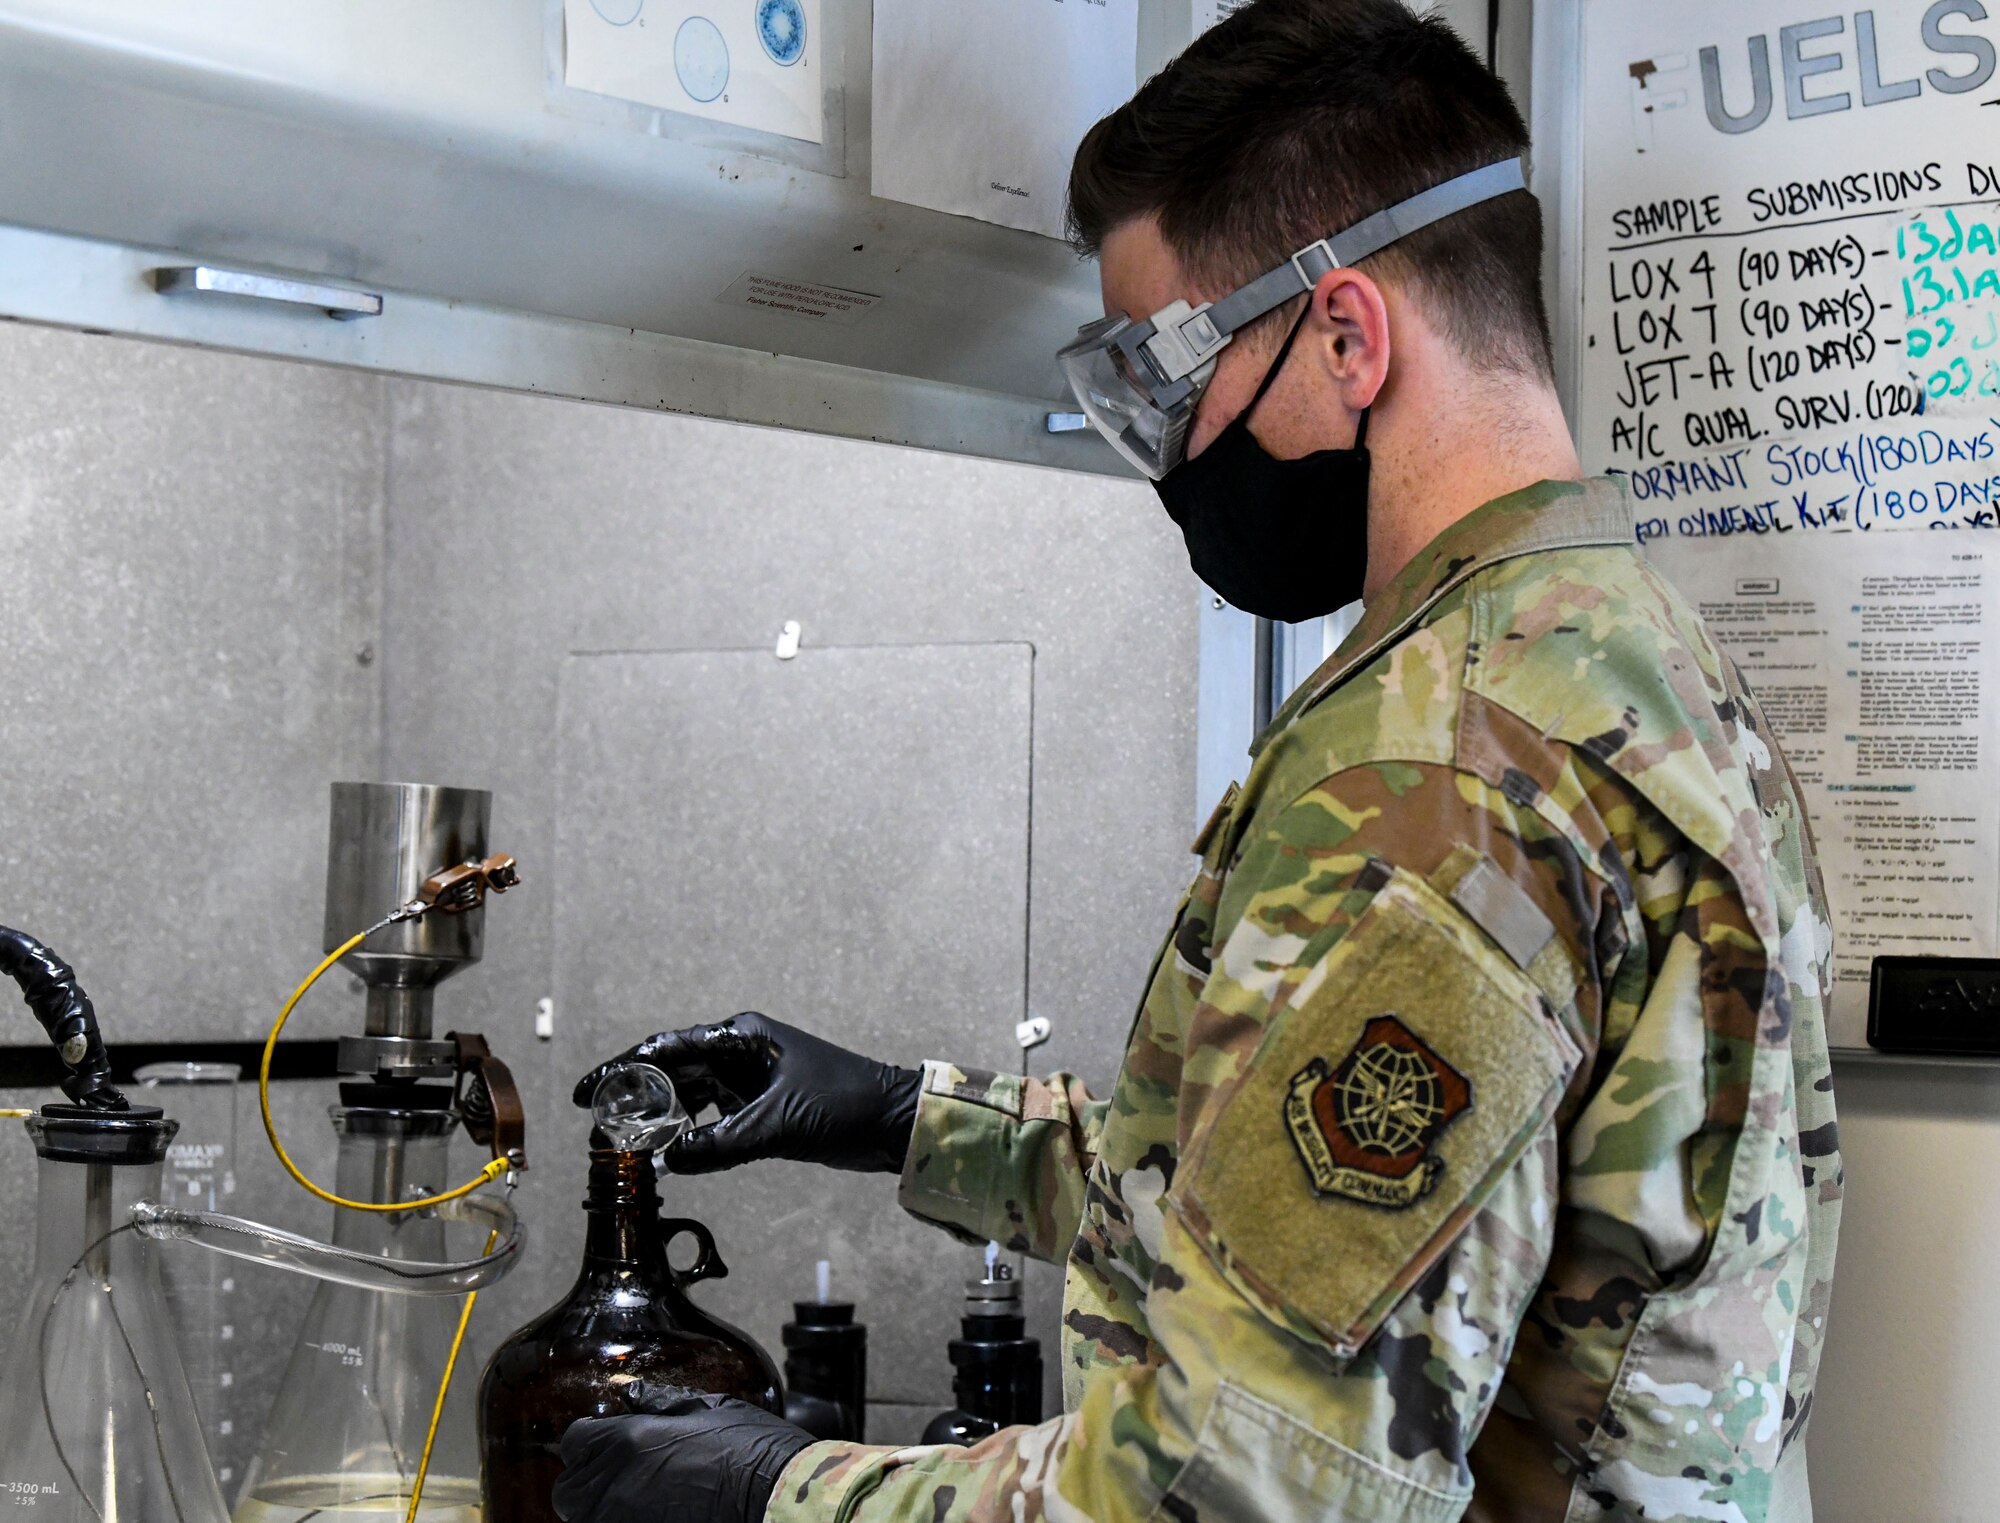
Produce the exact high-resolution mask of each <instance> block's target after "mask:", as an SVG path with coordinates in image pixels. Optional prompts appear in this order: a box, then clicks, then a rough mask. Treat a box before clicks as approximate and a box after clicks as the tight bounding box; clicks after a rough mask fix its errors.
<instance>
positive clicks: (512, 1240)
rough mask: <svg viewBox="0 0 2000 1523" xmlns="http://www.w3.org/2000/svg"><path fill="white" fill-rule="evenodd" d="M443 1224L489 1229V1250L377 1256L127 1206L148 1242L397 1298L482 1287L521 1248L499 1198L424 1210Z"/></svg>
mask: <svg viewBox="0 0 2000 1523" xmlns="http://www.w3.org/2000/svg"><path fill="white" fill-rule="evenodd" d="M428 1209H429V1210H431V1211H433V1212H435V1214H436V1215H437V1216H438V1217H439V1218H441V1219H442V1220H444V1221H447V1222H460V1223H463V1224H465V1225H466V1226H470V1227H480V1228H484V1229H485V1230H486V1231H488V1232H490V1233H492V1234H494V1236H495V1239H496V1241H495V1242H494V1246H493V1249H492V1251H491V1252H489V1253H483V1254H481V1255H479V1257H477V1258H471V1259H456V1260H440V1261H437V1262H430V1263H427V1262H424V1261H422V1260H412V1259H395V1258H385V1257H383V1256H381V1255H379V1254H373V1253H361V1252H358V1251H357V1250H355V1249H352V1248H339V1247H336V1246H334V1245H333V1244H332V1243H323V1242H321V1241H320V1240H319V1239H317V1238H311V1237H306V1236H303V1235H302V1234H300V1233H297V1232H287V1231H285V1230H284V1229H283V1228H280V1227H269V1226H266V1225H265V1224H264V1223H262V1222H253V1221H249V1220H247V1219H246V1218H244V1217H240V1216H228V1215H225V1214H223V1213H222V1212H219V1211H182V1210H179V1209H177V1208H175V1207H173V1206H164V1205H160V1204H159V1203H157V1202H155V1201H140V1202H139V1203H138V1204H137V1205H135V1206H134V1207H133V1208H132V1224H133V1226H134V1227H136V1228H137V1229H138V1231H139V1232H140V1234H141V1235H142V1236H145V1237H148V1238H151V1239H153V1240H154V1241H156V1242H172V1243H193V1244H194V1245H195V1246H196V1247H199V1248H206V1249H208V1250H209V1251H210V1252H211V1253H220V1254H226V1255H227V1256H228V1257H230V1258H236V1259H247V1260H249V1261H250V1262H251V1263H253V1264H268V1265H269V1266H271V1267H272V1268H273V1269H288V1270H291V1271H292V1272H293V1273H294V1274H303V1275H308V1276H310V1277H311V1278H313V1279H315V1280H332V1281H333V1282H335V1283H336V1284H340V1285H353V1286H356V1287H358V1288H359V1289H362V1290H380V1291H387V1292H388V1293H390V1294H391V1295H405V1296H457V1295H463V1294H465V1293H466V1292H467V1291H471V1290H483V1289H484V1288H485V1287H486V1286H488V1285H491V1284H493V1283H494V1281H496V1280H498V1279H500V1278H501V1277H502V1276H504V1275H505V1274H506V1273H507V1272H508V1270H510V1269H512V1268H513V1267H514V1264H515V1261H516V1260H518V1259H519V1258H520V1256H521V1249H522V1247H523V1246H524V1245H525V1241H526V1236H527V1234H526V1230H525V1229H524V1228H523V1227H522V1225H521V1218H520V1217H519V1216H518V1215H517V1214H516V1213H515V1211H514V1207H513V1205H512V1203H511V1202H509V1201H508V1200H507V1199H506V1198H505V1197H494V1196H489V1195H466V1196H461V1197H460V1198H459V1199H457V1200H452V1201H446V1202H445V1203H444V1204H443V1205H440V1206H435V1207H431V1208H428Z"/></svg>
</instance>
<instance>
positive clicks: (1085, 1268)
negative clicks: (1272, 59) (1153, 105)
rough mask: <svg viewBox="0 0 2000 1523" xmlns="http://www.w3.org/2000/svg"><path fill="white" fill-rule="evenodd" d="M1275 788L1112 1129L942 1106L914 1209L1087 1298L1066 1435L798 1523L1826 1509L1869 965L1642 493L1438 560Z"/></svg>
mask: <svg viewBox="0 0 2000 1523" xmlns="http://www.w3.org/2000/svg"><path fill="white" fill-rule="evenodd" d="M1254 755H1255V762H1254V766H1253V767H1252V769H1251V772H1250V775H1249V778H1248V781H1247V783H1246V784H1245V785H1244V787H1243V788H1242V790H1241V791H1240V792H1232V796H1231V797H1230V798H1229V799H1228V800H1226V801H1225V803H1224V806H1223V807H1222V808H1221V809H1219V810H1218V811H1217V814H1216V817H1215V819H1214V820H1213V822H1212V823H1211V824H1210V826H1209V827H1208V828H1207V829H1206V830H1205V831H1204V832H1203V833H1202V836H1201V839H1200V840H1199V841H1198V842H1197V846H1196V849H1197V851H1198V852H1199V854H1200V859H1201V864H1200V868H1199V870H1198V872H1197V873H1196V876H1195V879H1194V882H1193V885H1192V887H1191V888H1190V889H1189V890H1188V893H1187V895H1186V897H1185V899H1184V900H1183V902H1182V905H1181V907H1180V910H1179V913H1178V915H1177V917H1176V920H1175V924H1174V927H1173V929H1172V931H1171V932H1170V933H1169V935H1168V936H1167V939H1166V942H1165V944H1164V945H1163V947H1162V948H1161V951H1160V954H1159V959H1158V962H1157V964H1156V966H1155V969H1154V972H1153V975H1152V979H1151V984H1150V987H1149V988H1148V990H1147V992H1146V995H1145V1000H1144V1003H1143V1005H1142V1006H1141V1008H1140V1011H1139V1014H1138V1018H1137V1021H1136V1023H1135V1025H1134V1026H1133V1029H1132V1034H1131V1038H1130V1042H1129V1045H1128V1048H1127V1051H1126V1054H1125V1059H1124V1066H1123V1069H1122V1071H1121V1072H1120V1074H1119V1076H1118V1080H1117V1084H1116V1087H1115V1088H1114V1089H1113V1091H1112V1094H1111V1096H1110V1098H1109V1099H1108V1100H1093V1099H1091V1098H1090V1097H1089V1096H1088V1095H1087V1094H1086V1093H1085V1092H1084V1090H1083V1088H1082V1086H1081V1085H1080V1084H1078V1083H1077V1082H1076V1081H1075V1080H1073V1079H1071V1078H1068V1077H1066V1076H1057V1077H1054V1078H1051V1079H1047V1080H1040V1081H1023V1080H1020V1079H1017V1078H1014V1077H1011V1076H1008V1075H1002V1074H993V1073H985V1072H979V1071H974V1070H971V1069H962V1068H954V1067H951V1066H949V1065H946V1064H942V1063H933V1064H930V1065H928V1067H927V1069H926V1073H925V1079H924V1091H925V1092H924V1097H923V1099H922V1102H921V1105H920V1108H919V1112H918V1118H917V1125H916V1130H915V1135H914V1138H913V1140H912V1144H911V1147H910V1150H909V1154H908V1159H907V1162H906V1164H905V1167H904V1170H903V1176H902V1200H903V1203H904V1204H905V1206H906V1207H907V1208H908V1209H909V1210H911V1211H912V1212H914V1213H916V1214H917V1215H919V1216H921V1217H924V1218H926V1219H928V1220H930V1221H934V1222H937V1223H939V1224H940V1225H942V1226H944V1227H946V1228H948V1229H950V1230H952V1231H954V1232H957V1233H959V1234H962V1235H964V1236H966V1237H968V1238H971V1239H973V1240H985V1239H987V1238H998V1239H1000V1240H1002V1241H1004V1242H1006V1243H1007V1244H1008V1245H1010V1246H1011V1247H1013V1248H1014V1249H1017V1250H1021V1251H1025V1252H1028V1253H1031V1254H1034V1255H1036V1256H1037V1257H1040V1258H1044V1259H1049V1260H1056V1259H1066V1261H1067V1264H1068V1283H1067V1294H1066V1305H1065V1312H1064V1318H1063V1325H1064V1340H1063V1349H1062V1364H1063V1374H1064V1389H1065V1394H1066V1398H1067V1399H1066V1403H1065V1405H1066V1408H1067V1415H1065V1416H1063V1417H1061V1418H1059V1419H1057V1420H1054V1421H1051V1422H1048V1423H1045V1424H1042V1425H1041V1426H1039V1427H1034V1428H1026V1429H1009V1430H1006V1431H1003V1432H1001V1433H999V1434H997V1435H995V1436H993V1437H992V1438H990V1439H988V1440H986V1441H985V1442H983V1443H981V1444H979V1445H977V1446H975V1447H974V1448H972V1449H970V1450H961V1449H951V1448H944V1449H939V1448H918V1449H900V1450H898V1449H888V1448H870V1447H863V1446H856V1445H851V1444H840V1443H819V1444H814V1445H813V1446H811V1447H810V1448H808V1449H805V1450H804V1451H803V1452H801V1453H800V1454H799V1455H798V1456H797V1458H795V1459H794V1460H793V1461H792V1462H791V1464H790V1465H789V1466H788V1467H787V1468H786V1469H785V1471H784V1473H783V1475H782V1477H781V1478H780V1481H779V1483H778V1485H777V1488H776V1490H775V1492H774V1493H773V1495H772V1497H771V1500H770V1504H769V1511H768V1514H767V1516H768V1517H769V1519H770V1520H771V1523H830V1520H835V1519H838V1520H840V1523H846V1520H849V1519H857V1520H860V1523H973V1520H995V1523H998V1520H1002V1519H1005V1520H1009V1523H1031V1520H1034V1519H1038V1518H1047V1519H1049V1520H1051V1523H1072V1520H1082V1519H1092V1520H1096V1523H1119V1520H1130V1523H1139V1520H1142V1519H1151V1518H1161V1517H1164V1518H1171V1519H1173V1520H1176V1523H1195V1520H1207V1523H1222V1520H1249V1519H1260V1520H1273V1523H1277V1520H1299V1523H1304V1520H1308V1519H1312V1520H1318V1519H1331V1518H1338V1519H1355V1520H1369V1523H1378V1520H1379V1523H1387V1520H1392V1519H1393V1520H1439V1523H1443V1520H1448V1519H1456V1518H1459V1517H1461V1516H1464V1517H1471V1518H1475V1519H1495V1520H1497V1519H1507V1520H1517V1523H1518V1520H1540V1519H1548V1520H1556V1519H1570V1520H1578V1519H1592V1518H1613V1517H1615V1518H1620V1519H1637V1518H1644V1519H1648V1520H1655V1523H1665V1520H1719V1523H1756V1520H1761V1519H1767V1518H1768V1519H1795V1518H1805V1517H1809V1515H1810V1512H1809V1507H1810V1503H1809V1501H1808V1497H1807V1489H1806V1472H1805V1450H1804V1445H1803V1443H1802V1438H1803V1435H1804V1432H1805V1428H1806V1422H1807V1417H1808V1414H1809V1412H1810V1409H1811V1404H1812V1391H1813V1378H1814V1373H1815V1371H1816V1369H1817V1367H1818V1363H1819V1354H1820V1347H1821V1339H1822V1335H1823V1332H1824V1328H1825V1319H1826V1315H1827V1298H1828V1289H1829V1285H1830V1281H1831V1274H1832V1266H1833V1250H1834V1239H1835V1235H1836V1229H1837V1225H1838V1221H1839V1211H1840V1190H1841V1169H1840V1158H1839V1152H1838V1143H1837V1140H1836V1132H1835V1125H1834V1110H1833V1096H1832V1090H1831V1082H1830V1077H1829V1069H1828V1063H1827V1053H1826V1038H1825V1030H1824V1026H1823V1023H1822V1004H1823V1000H1824V996H1825V989H1826V975H1827V967H1828V952H1829V949H1830V941H1831V937H1830V933H1829V931H1828V927H1827V921H1826V910H1825V906H1824V902H1823V899H1822V895H1821V892H1820V886H1819V882H1818V876H1817V870H1816V868H1815V866H1814V862H1813V854H1812V846H1811V841H1810V838H1809V834H1808V831H1807V826H1806V821H1805V816H1804V813H1803V811H1802V809H1801V807H1800V801H1799V794H1798V791H1797V788H1796V787H1795V785H1794V783H1793V781H1792V779H1791V777H1790V774H1789V771H1788V769H1787V768H1786V766H1785V763H1784V761H1783V759H1782V757H1781V756H1780V755H1779V754H1778V750H1777V747H1776V745H1775V744H1774V742H1773V741H1772V739H1771V736H1770V732H1769V730H1768V729H1767V728H1766V726H1765V724H1764V721H1763V719H1762V717H1761V715H1760V714H1759V713H1758V710H1757V708H1756V705H1755V703H1754V701H1753V700H1752V699H1751V697H1750V695H1749V694H1748V693H1747V692H1746V691H1745V689H1744V686H1743V683H1742V681H1741V679H1740V678H1739V676H1738V675H1737V673H1736V670H1735V668H1734V667H1733V666H1732V665H1731V663H1730V662H1729V661H1728V659H1727V658H1726V657H1725V656H1723V655H1722V654H1721V653H1720V652H1719V651H1718V650H1717V649H1716V647H1715V645H1714V644H1713V642H1712V641H1711V640H1710V638H1709V636H1708V634H1707V632H1706V631H1705V630H1704V629H1703V627H1702V625H1701V623H1700V621H1699V620H1698V618H1697V617H1696V616H1695V615H1694V614H1693V613H1692V612H1691V611H1690V609H1689V608H1688V606H1687V604H1686V603H1685V602H1684V601H1683V600H1682V599H1681V598H1680V597H1679V596H1678V595H1677V594H1676V593H1675V592H1674V590H1673V589H1672V588H1671V587H1670V586H1668V585H1667V584H1666V583H1665V582H1663V581H1662V580H1661V579H1660V578H1659V577H1658V576H1657V575H1656V574H1655V573H1654V572H1652V571H1651V570H1650V569H1649V568H1648V567H1647V565H1646V563H1645V561H1644V560H1643V558H1642V557H1641V555H1640V554H1639V552H1638V551H1637V550H1636V549H1635V547H1634V542H1633V525H1632V520H1631V516H1630V512H1629V508H1628V506H1627V504H1626V502H1625V500H1624V497H1623V495H1622V491H1621V488H1620V487H1619V486H1618V485H1616V484H1615V483H1612V482H1608V481H1598V482H1592V483H1584V484H1579V483H1547V484H1544V485H1541V486H1538V487H1534V488H1531V489H1529V490H1527V491H1524V492H1520V493H1517V494H1515V495H1513V496H1510V497H1506V498H1502V499H1501V500H1499V501H1496V502H1492V503H1489V504H1488V505H1486V506H1485V507H1484V508H1481V509H1479V510H1478V511H1476V512H1474V513H1473V514H1471V515H1470V516H1469V517H1466V518H1464V519H1462V520H1460V521H1459V522H1458V523H1456V524H1455V525H1454V526H1452V527H1451V528H1449V529H1448V530H1446V531H1445V532H1444V533H1443V534H1441V535H1440V536H1439V537H1438V538H1437V539H1436V540H1434V541H1433V542H1432V543H1431V545H1430V546H1429V547H1428V548H1427V549H1426V550H1425V551H1424V552H1422V553H1420V554H1419V555H1418V556H1417V557H1416V558H1415V559H1414V560H1413V561H1412V562H1410V564H1408V565H1407V566H1406V567H1405V568H1404V569H1403V570H1402V571H1401V573H1400V574H1399V575H1398V576H1397V577H1396V578H1395V580H1394V581H1393V582H1392V583H1390V584H1389V586H1388V587H1387V588H1386V589H1384V590H1383V591H1382V592H1381V593H1379V594H1378V595H1377V596H1376V597H1375V598H1373V599H1372V600H1371V601H1370V603H1369V605H1368V609H1367V613H1366V616H1365V617H1364V619H1363V621H1362V623H1361V625H1360V626H1359V627H1358V628H1357V629H1356V630H1355V631H1354V632H1353V634H1352V635H1351V636H1350V637H1349V638H1348V640H1347V641H1346V643H1345V644H1344V645H1343V646H1342V648H1341V650H1340V651H1339V652H1338V653H1337V654H1336V655H1335V656H1334V657H1333V658H1332V659H1331V660H1330V661H1329V662H1328V663H1327V665H1326V666H1325V667H1324V668H1323V669H1322V670H1321V671H1320V672H1319V673H1318V674H1316V675H1315V676H1314V677H1313V678H1312V679H1311V680H1310V681H1308V682H1307V683H1306V684H1305V686H1304V687H1303V688H1302V689H1301V690H1300V691H1299V693H1298V694H1297V695H1296V696H1295V697H1294V698H1293V699H1292V701H1291V702H1290V703H1289V704H1288V705H1287V706H1286V708H1285V710H1284V711H1283V712H1282V713H1281V714H1280V715H1279V716H1278V717H1277V719H1276V720H1275V721H1274V722H1273V724H1272V725H1271V727H1270V729H1269V730H1268V731H1267V733H1266V734H1265V735H1264V737H1263V738H1262V739H1261V740H1260V741H1259V743H1258V745H1257V747H1256V749H1255V753H1254Z"/></svg>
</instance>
